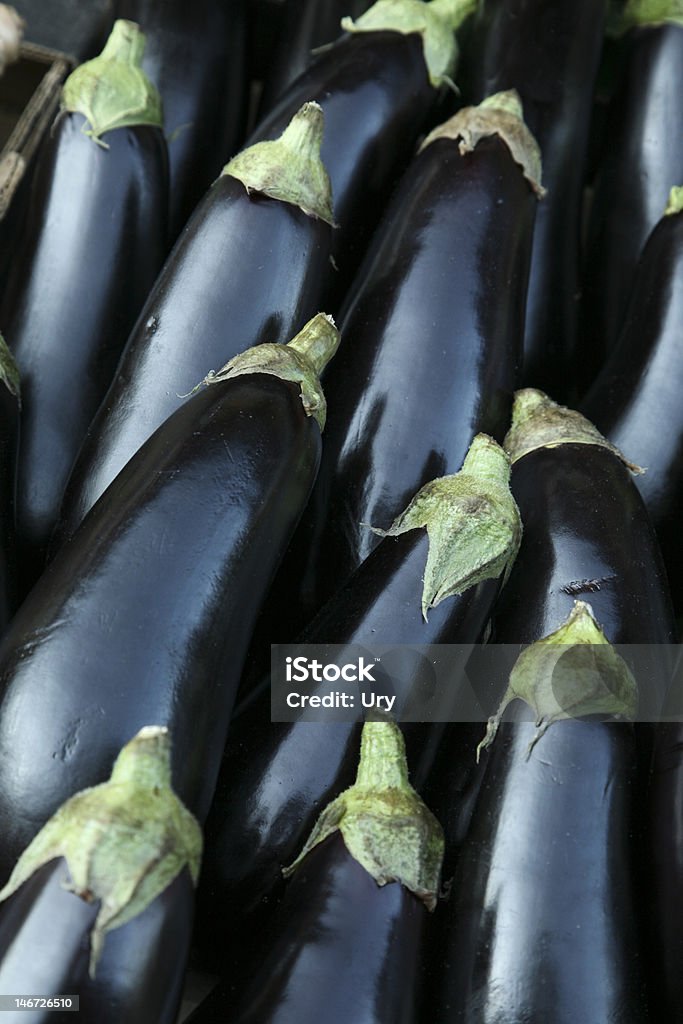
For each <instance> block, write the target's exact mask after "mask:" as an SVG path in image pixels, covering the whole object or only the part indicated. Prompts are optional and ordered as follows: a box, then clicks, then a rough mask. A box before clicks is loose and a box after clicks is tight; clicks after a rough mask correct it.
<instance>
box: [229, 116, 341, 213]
mask: <svg viewBox="0 0 683 1024" xmlns="http://www.w3.org/2000/svg"><path fill="white" fill-rule="evenodd" d="M323 128H324V118H323V111H322V107H321V106H320V105H319V104H318V103H314V102H312V101H311V102H310V103H304V105H303V106H302V107H301V109H300V110H298V111H297V113H296V114H295V115H294V117H293V118H292V120H291V121H290V122H289V124H288V125H287V127H286V128H285V130H284V131H283V133H282V134H281V135H280V137H279V138H278V139H274V140H273V141H271V142H257V143H255V144H254V145H253V146H249V148H248V149H244V150H242V152H241V153H238V154H237V156H235V157H233V159H232V160H231V161H230V162H229V163H228V164H226V165H225V167H224V168H223V174H228V175H230V176H231V177H232V178H237V179H238V181H241V182H242V184H243V185H244V187H245V188H246V190H247V192H259V193H261V194H262V195H266V196H269V197H270V198H271V199H278V200H279V201H280V202H283V203H290V204H291V205H292V206H297V207H298V208H299V209H300V210H302V211H303V212H304V213H305V214H307V215H308V216H310V217H317V218H318V219H319V220H323V221H325V222H326V223H327V224H331V225H332V226H334V214H333V210H332V186H331V184H330V179H329V176H328V174H327V171H326V170H325V166H324V164H323V162H322V159H321V157H320V147H321V146H322V141H323Z"/></svg>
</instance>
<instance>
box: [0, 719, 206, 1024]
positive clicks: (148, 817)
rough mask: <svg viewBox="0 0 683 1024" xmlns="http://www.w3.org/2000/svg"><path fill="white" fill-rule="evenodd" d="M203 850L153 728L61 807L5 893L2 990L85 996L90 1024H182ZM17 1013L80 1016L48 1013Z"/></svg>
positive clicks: (0, 917) (32, 1017)
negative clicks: (106, 774) (105, 777)
mask: <svg viewBox="0 0 683 1024" xmlns="http://www.w3.org/2000/svg"><path fill="white" fill-rule="evenodd" d="M132 835H136V841H131V836H132ZM201 850H202V834H201V829H200V827H199V825H198V824H197V822H196V820H195V819H194V818H193V816H192V815H191V814H190V813H189V811H188V810H187V809H186V808H185V807H183V805H182V803H181V802H180V801H179V800H178V798H177V796H176V795H175V794H174V792H173V789H172V787H171V767H170V740H169V736H168V732H167V730H165V729H160V728H159V727H155V726H147V727H145V728H143V729H142V730H140V732H139V733H138V734H137V735H136V736H135V737H134V738H133V739H132V740H131V741H130V742H129V743H127V744H126V746H125V747H124V748H123V750H122V751H121V752H120V754H119V755H118V757H117V759H116V762H115V764H114V768H113V770H112V774H111V777H110V779H109V781H108V782H106V783H104V784H102V785H100V786H96V787H94V788H91V789H88V790H85V791H83V792H80V793H78V794H75V795H74V796H72V797H71V798H70V799H69V800H68V801H67V802H66V803H65V804H64V805H63V806H62V807H60V808H59V810H58V811H57V813H56V814H55V815H54V817H53V818H52V819H51V820H50V821H49V822H48V823H47V824H46V825H45V826H44V828H43V829H42V830H41V831H40V833H39V834H38V835H37V836H36V837H35V839H34V840H33V842H32V843H31V844H30V845H29V847H28V848H27V849H26V850H25V851H24V853H23V854H22V856H21V858H20V859H19V861H18V863H17V865H16V867H15V870H14V872H13V874H12V877H11V878H10V881H9V882H8V884H7V885H6V886H5V888H4V889H3V890H2V891H0V901H2V900H6V901H7V902H6V903H4V904H2V905H0V990H1V991H2V992H5V993H17V994H20V993H24V994H26V995H29V996H31V995H43V996H48V997H54V996H57V995H60V994H63V995H71V996H74V995H75V996H78V998H79V1013H80V1016H79V1020H81V1021H82V1022H84V1024H95V1022H97V1024H109V1022H111V1024H114V1022H117V1024H119V1022H121V1021H123V1020H125V1021H126V1022H127V1024H136V1022H139V1024H149V1022H150V1021H155V1022H156V1024H174V1022H175V1021H176V1020H177V1014H178V1007H179V1004H180V997H181V994H182V980H183V975H184V971H185V964H186V961H187V956H188V950H189V937H190V932H191V924H192V914H193V906H194V896H193V887H194V885H196V882H197V877H198V874H199V864H200V859H201ZM141 879H144V882H143V884H142V885H141V884H140V880H141ZM19 1015H21V1018H22V1020H24V1019H25V1020H28V1021H30V1022H32V1024H48V1022H49V1024H52V1022H53V1021H58V1022H59V1021H62V1022H63V1024H66V1022H68V1021H69V1020H71V1019H73V1018H72V1013H71V1012H70V1011H68V1010H63V1011H62V1012H59V1011H57V1010H50V1009H48V1008H43V1009H39V1010H35V1011H34V1012H33V1013H30V1014H28V1015H27V1012H26V1011H23V1010H22V1011H20V1010H17V1017H16V1019H19ZM10 1019H11V1018H10Z"/></svg>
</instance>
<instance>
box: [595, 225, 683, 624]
mask: <svg viewBox="0 0 683 1024" xmlns="http://www.w3.org/2000/svg"><path fill="white" fill-rule="evenodd" d="M681 323H683V213H673V214H669V215H667V216H665V217H663V218H662V219H661V220H660V222H659V223H658V224H657V226H656V227H655V229H654V231H653V232H652V234H651V235H650V237H649V239H648V241H647V244H646V246H645V249H644V250H643V253H642V256H641V259H640V261H639V263H638V267H637V270H636V275H635V278H634V281H633V290H632V294H631V300H630V303H629V306H628V311H627V314H626V317H625V319H624V325H623V330H622V332H621V335H620V337H619V341H618V343H617V345H616V346H615V348H614V351H613V353H612V355H611V357H610V358H609V359H608V361H607V362H606V364H605V366H604V367H603V370H602V372H601V373H600V375H599V376H598V378H597V380H596V381H595V383H594V385H593V387H592V388H591V390H590V391H589V392H588V395H587V396H586V399H585V401H584V403H583V405H582V412H583V413H584V414H585V415H586V416H587V417H588V419H590V420H591V422H593V423H595V425H596V426H597V427H598V428H599V429H600V431H601V432H602V433H603V434H604V435H605V436H606V437H608V438H609V439H610V441H612V443H613V444H615V445H616V446H617V447H618V448H620V449H621V450H622V451H624V452H628V453H629V458H631V459H633V460H634V461H635V462H637V463H638V465H640V466H645V467H646V470H647V471H646V472H645V473H642V474H641V475H639V476H637V477H635V478H634V479H635V483H636V484H637V486H638V490H639V491H640V493H641V494H642V496H643V499H644V500H645V504H646V506H647V510H648V512H649V514H650V518H651V519H652V523H653V525H654V527H655V530H656V532H657V538H658V540H659V543H660V546H661V549H662V554H663V557H664V564H665V566H666V569H667V573H668V577H669V584H670V588H671V595H672V598H673V602H674V610H675V612H676V614H677V616H680V615H681V613H682V612H683V586H682V585H681V578H682V576H683V543H682V540H681V530H680V508H681V503H682V502H683V417H682V415H681V403H680V395H681V389H683V365H682V364H681V359H680V347H681Z"/></svg>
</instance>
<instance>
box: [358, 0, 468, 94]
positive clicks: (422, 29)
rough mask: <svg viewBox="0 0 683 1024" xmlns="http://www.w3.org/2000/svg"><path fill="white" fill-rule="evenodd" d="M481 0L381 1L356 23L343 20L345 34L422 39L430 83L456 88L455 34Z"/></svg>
mask: <svg viewBox="0 0 683 1024" xmlns="http://www.w3.org/2000/svg"><path fill="white" fill-rule="evenodd" d="M476 6H477V0H430V2H428V3H424V2H423V0H377V3H375V4H373V6H372V7H370V9H369V10H367V11H365V13H364V14H361V16H360V17H359V18H357V19H356V20H355V21H354V20H353V19H352V18H342V22H341V27H342V28H343V29H344V31H345V32H351V33H356V32H400V33H401V34H402V35H410V34H411V33H413V32H415V33H417V34H418V35H420V36H422V48H423V52H424V59H425V64H426V65H427V73H428V74H429V81H430V82H431V84H432V85H433V86H434V88H438V87H439V86H441V85H442V84H444V83H447V84H449V85H453V83H452V76H453V73H454V71H455V66H456V62H457V59H458V44H457V42H456V39H455V32H456V30H457V29H458V28H459V27H460V25H461V24H462V22H463V21H464V20H465V18H467V17H468V15H470V14H472V12H473V11H474V10H475V9H476Z"/></svg>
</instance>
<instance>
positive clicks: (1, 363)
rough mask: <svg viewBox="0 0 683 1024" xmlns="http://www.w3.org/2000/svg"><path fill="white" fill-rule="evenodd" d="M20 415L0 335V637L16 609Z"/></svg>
mask: <svg viewBox="0 0 683 1024" xmlns="http://www.w3.org/2000/svg"><path fill="white" fill-rule="evenodd" d="M20 411H21V381H20V378H19V370H18V369H17V364H16V363H15V361H14V359H13V357H12V353H11V352H10V350H9V348H8V347H7V343H6V342H5V339H4V338H3V336H2V335H1V334H0V502H1V504H0V633H1V632H3V631H4V629H5V627H6V625H7V623H8V622H9V621H10V619H11V618H12V615H13V614H14V610H15V607H16V600H17V594H16V564H15V559H16V544H15V502H16V474H17V446H18V442H19V419H20Z"/></svg>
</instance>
